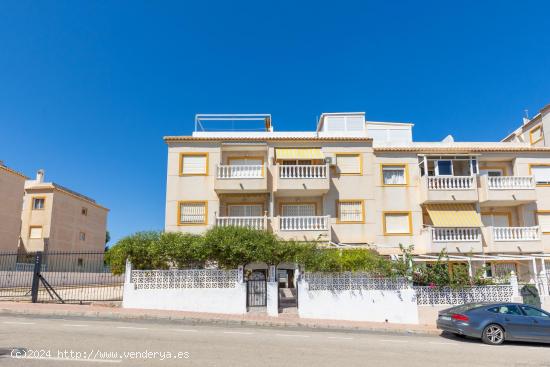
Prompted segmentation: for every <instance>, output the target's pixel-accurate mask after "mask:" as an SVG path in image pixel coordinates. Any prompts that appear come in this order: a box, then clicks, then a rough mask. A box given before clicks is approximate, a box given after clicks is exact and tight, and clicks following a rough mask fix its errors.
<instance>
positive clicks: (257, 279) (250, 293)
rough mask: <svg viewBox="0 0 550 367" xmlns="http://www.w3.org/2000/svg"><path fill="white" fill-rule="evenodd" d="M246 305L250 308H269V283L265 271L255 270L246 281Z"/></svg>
mask: <svg viewBox="0 0 550 367" xmlns="http://www.w3.org/2000/svg"><path fill="white" fill-rule="evenodd" d="M246 305H247V306H248V307H265V306H267V281H266V274H265V270H254V271H252V273H251V274H250V275H249V276H248V280H247V281H246Z"/></svg>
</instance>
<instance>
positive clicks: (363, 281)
mask: <svg viewBox="0 0 550 367" xmlns="http://www.w3.org/2000/svg"><path fill="white" fill-rule="evenodd" d="M304 280H305V281H306V282H307V283H308V285H309V290H312V291H314V290H315V291H320V290H329V291H343V290H360V289H363V290H399V289H407V288H410V283H409V281H408V280H407V279H405V278H395V279H391V278H379V277H373V276H372V275H370V274H368V273H352V272H344V273H320V272H319V273H305V274H304Z"/></svg>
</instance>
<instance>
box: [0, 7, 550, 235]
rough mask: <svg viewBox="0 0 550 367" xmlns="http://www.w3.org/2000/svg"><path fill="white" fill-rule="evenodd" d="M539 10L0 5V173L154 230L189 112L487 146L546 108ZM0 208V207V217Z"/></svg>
mask: <svg viewBox="0 0 550 367" xmlns="http://www.w3.org/2000/svg"><path fill="white" fill-rule="evenodd" d="M549 14H550V3H549V2H548V1H528V0H527V1H441V0H438V1H420V0H418V1H357V2H348V1H331V2H326V3H325V2H322V1H311V2H305V1H282V0H279V1H258V0H255V1H250V2H241V1H237V0H235V1H220V2H211V1H174V2H169V1H74V0H71V1H23V0H16V1H7V0H3V1H1V2H0V160H4V161H5V163H6V164H7V165H8V166H10V167H12V168H14V169H17V170H19V171H22V172H23V173H25V174H27V175H29V176H34V172H35V171H36V170H37V169H38V168H44V169H45V170H46V179H47V180H53V181H55V182H58V183H59V184H61V185H64V186H66V187H69V188H71V189H73V190H76V191H79V192H81V193H83V194H85V195H88V196H91V197H93V198H95V199H96V200H97V201H98V202H99V203H101V204H103V205H105V206H107V207H109V208H110V209H111V212H110V214H109V224H108V227H109V230H110V232H111V235H112V238H113V240H116V239H119V238H120V237H121V236H124V235H126V234H129V233H132V232H134V231H137V230H147V229H162V228H163V223H164V200H165V174H166V146H165V144H164V142H163V141H162V136H164V135H174V134H190V133H191V131H192V129H193V116H194V114H195V113H271V114H272V115H273V122H274V125H275V128H276V129H277V130H305V129H313V128H314V127H315V118H316V116H318V115H320V114H321V113H322V112H335V111H366V113H367V119H370V120H378V121H405V122H413V123H415V124H416V126H415V129H414V137H415V139H416V140H440V139H442V138H444V137H445V135H446V134H449V133H450V134H453V135H454V136H455V139H456V140H478V141H479V140H498V139H500V138H502V137H504V136H505V135H507V134H508V133H509V132H510V131H511V130H513V128H515V127H516V126H517V125H519V124H520V123H521V117H522V115H523V110H524V109H528V110H529V111H530V114H531V115H533V114H535V113H536V112H538V110H539V109H540V108H542V107H543V106H544V105H546V104H548V103H550V41H549V35H550V16H549ZM0 205H1V203H0Z"/></svg>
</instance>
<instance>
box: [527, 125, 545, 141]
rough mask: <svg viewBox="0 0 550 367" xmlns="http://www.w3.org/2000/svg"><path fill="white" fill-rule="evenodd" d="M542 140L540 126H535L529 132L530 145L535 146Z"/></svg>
mask: <svg viewBox="0 0 550 367" xmlns="http://www.w3.org/2000/svg"><path fill="white" fill-rule="evenodd" d="M541 140H542V126H540V125H539V126H537V127H535V128H533V129H532V130H531V131H529V141H530V142H531V144H536V143H538V142H539V141H541Z"/></svg>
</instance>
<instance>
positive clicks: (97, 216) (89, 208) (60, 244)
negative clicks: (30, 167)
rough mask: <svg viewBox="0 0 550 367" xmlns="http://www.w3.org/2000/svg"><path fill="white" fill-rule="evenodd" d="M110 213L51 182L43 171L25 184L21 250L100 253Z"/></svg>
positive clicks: (82, 196) (91, 200) (91, 201)
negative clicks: (45, 177) (45, 180)
mask: <svg viewBox="0 0 550 367" xmlns="http://www.w3.org/2000/svg"><path fill="white" fill-rule="evenodd" d="M108 212H109V210H108V209H107V208H104V207H103V206H101V205H99V204H97V203H96V202H95V201H94V200H93V199H90V198H89V197H86V196H84V195H81V194H78V193H76V192H74V191H72V190H69V189H67V188H65V187H63V186H60V185H58V184H56V183H53V182H44V171H43V170H39V171H38V173H37V175H36V179H35V180H27V181H26V183H25V198H24V204H23V213H22V216H21V218H22V225H21V240H20V250H21V251H23V252H34V251H46V252H55V251H59V252H61V251H66V252H84V251H93V252H98V251H103V250H104V248H105V238H106V231H107V213H108Z"/></svg>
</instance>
